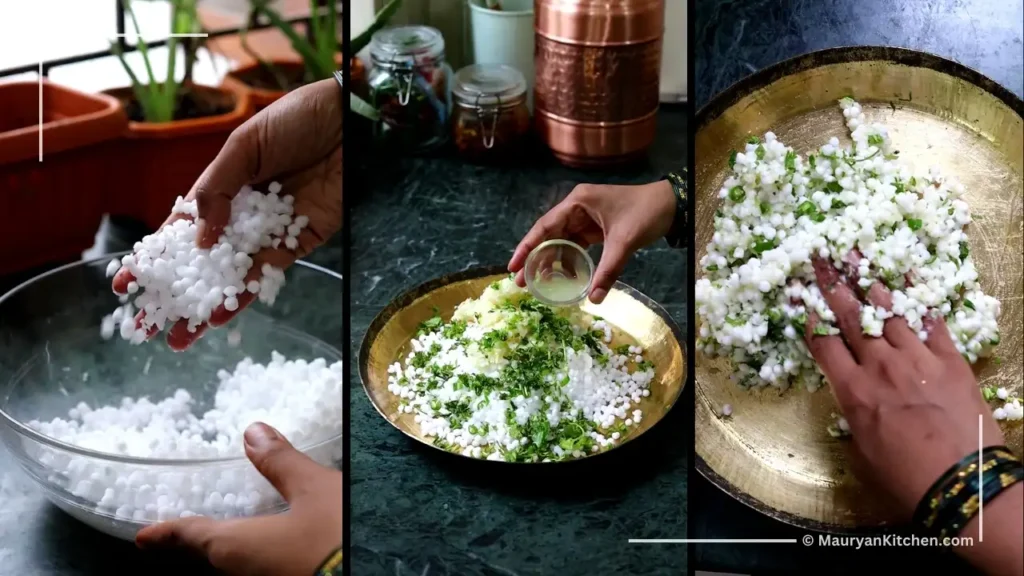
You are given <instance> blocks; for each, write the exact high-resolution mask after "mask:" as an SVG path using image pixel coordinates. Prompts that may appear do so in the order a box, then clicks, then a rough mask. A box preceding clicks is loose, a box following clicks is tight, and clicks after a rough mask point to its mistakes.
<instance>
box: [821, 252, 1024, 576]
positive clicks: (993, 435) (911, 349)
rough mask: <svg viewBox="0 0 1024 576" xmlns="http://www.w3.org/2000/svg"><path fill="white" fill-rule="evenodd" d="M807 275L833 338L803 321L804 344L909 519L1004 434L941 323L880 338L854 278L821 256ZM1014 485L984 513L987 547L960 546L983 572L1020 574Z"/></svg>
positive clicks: (874, 290)
mask: <svg viewBox="0 0 1024 576" xmlns="http://www.w3.org/2000/svg"><path fill="white" fill-rule="evenodd" d="M814 270H815V275H816V277H817V281H818V286H819V288H820V289H821V292H822V294H823V295H824V297H825V300H826V301H827V302H828V305H829V308H830V309H831V310H832V312H833V313H834V314H835V316H836V320H837V323H838V326H839V329H840V331H841V333H842V336H838V335H835V336H817V335H815V334H814V324H815V322H817V317H815V316H814V315H812V316H811V318H810V319H809V320H808V323H807V327H806V330H805V334H806V336H805V338H806V341H807V346H808V348H809V349H810V352H811V354H812V355H813V356H814V359H815V360H816V361H817V362H818V365H819V366H820V367H821V370H822V372H824V374H825V376H826V377H827V378H828V381H829V383H830V384H831V388H832V392H833V394H834V395H835V398H836V401H837V402H838V404H839V406H840V408H841V410H842V412H843V416H844V417H845V418H846V420H847V422H848V423H849V425H850V431H851V433H852V435H853V448H854V450H855V457H856V458H857V460H858V462H857V463H858V464H860V465H861V466H863V467H864V468H865V470H864V472H866V473H867V474H869V475H870V476H871V478H870V479H871V480H874V481H875V482H876V483H877V484H878V485H879V486H880V487H881V488H882V489H884V490H886V491H887V492H888V493H889V495H890V496H892V497H893V498H894V500H895V502H896V503H897V504H898V505H899V507H900V511H901V512H902V514H903V515H904V516H905V518H907V519H909V518H910V517H911V516H912V514H913V512H914V509H915V508H916V507H917V504H918V502H920V500H921V498H923V497H924V495H925V492H927V491H928V489H929V488H930V487H931V485H932V484H933V483H934V482H935V481H936V480H938V479H939V477H940V476H941V475H942V474H943V473H945V472H946V471H947V470H948V469H949V468H950V467H952V466H953V465H954V464H956V463H957V462H958V461H960V460H961V459H962V458H963V457H965V456H967V455H968V454H971V453H972V452H975V451H977V450H978V448H979V437H978V434H979V433H981V434H982V437H981V440H980V441H981V443H982V445H983V446H998V445H1002V444H1004V440H1003V433H1002V431H1001V430H1000V428H999V425H998V424H997V423H996V421H995V419H994V418H992V415H991V409H990V408H989V407H988V405H987V404H986V403H985V401H984V399H983V398H982V395H981V391H980V390H979V388H978V383H977V380H976V379H975V378H974V374H973V373H972V372H971V367H970V365H969V364H968V363H967V362H966V361H965V360H964V359H963V357H961V356H960V353H959V352H958V351H957V349H956V346H955V345H954V343H953V341H952V339H951V338H950V335H949V329H948V328H947V327H946V324H945V322H944V321H943V320H942V318H941V317H928V318H927V319H925V330H927V332H928V340H927V341H926V342H922V341H921V340H920V339H919V338H918V336H917V333H916V332H914V330H912V329H911V328H910V327H909V326H908V325H907V322H906V320H904V319H903V317H901V316H893V317H892V318H889V319H887V320H886V321H885V326H884V332H883V335H882V337H880V338H875V337H872V336H868V335H866V334H864V333H863V330H862V328H861V323H860V301H859V299H858V297H857V293H856V292H855V291H854V290H853V289H852V288H851V285H856V284H855V282H856V280H855V279H853V280H847V281H844V280H843V279H841V277H840V274H839V270H837V269H836V268H835V266H833V265H832V264H831V263H830V262H827V261H823V260H820V259H819V260H816V261H815V262H814ZM847 282H850V284H848V283H847ZM865 297H866V299H867V301H868V302H869V303H870V304H872V305H874V306H881V307H883V308H885V309H886V310H890V309H891V307H892V295H891V294H890V292H889V290H888V289H887V288H886V287H885V286H883V285H881V284H878V283H876V284H874V285H872V286H871V287H870V289H869V290H868V291H867V293H866V295H865ZM979 422H980V427H981V430H979ZM1021 488H1022V486H1021V485H1019V484H1018V485H1017V486H1014V487H1012V488H1011V489H1010V490H1009V491H1008V492H1009V493H1007V494H1001V495H999V496H998V497H997V498H996V499H995V500H993V501H992V502H991V503H990V504H988V505H987V506H986V507H985V515H984V518H985V527H986V530H985V532H984V534H985V545H986V546H989V548H988V549H987V550H986V549H985V548H984V547H982V546H979V545H978V538H977V537H976V536H975V540H974V542H975V544H974V546H970V547H964V548H961V549H959V552H960V553H961V554H963V555H964V556H965V557H967V558H968V559H970V560H971V561H972V562H974V563H975V564H977V565H979V567H983V568H985V569H986V571H987V572H989V573H992V574H1021V573H1022V570H1024V565H1022V564H1024V562H1022V560H1021V556H1022V555H1021V546H1022V544H1021V542H1022V540H1021V539H1022V537H1024V536H1022V529H1021V524H1022V503H1024V500H1022V498H1021V494H1022V490H1021ZM990 510H991V511H990ZM978 522H979V518H978V517H977V516H975V517H974V519H973V520H972V521H971V522H970V523H969V524H968V525H967V526H966V528H965V530H964V531H963V532H962V534H963V535H965V536H967V535H972V534H976V533H977V531H978Z"/></svg>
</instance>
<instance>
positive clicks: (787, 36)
mask: <svg viewBox="0 0 1024 576" xmlns="http://www.w3.org/2000/svg"><path fill="white" fill-rule="evenodd" d="M694 14H695V15H696V20H695V22H694V30H695V34H694V39H693V43H692V46H693V59H694V73H695V76H696V81H695V86H694V96H695V98H696V102H697V105H698V106H703V105H704V104H705V103H707V101H708V100H709V99H710V98H711V97H712V96H714V95H715V94H717V93H719V92H721V91H722V90H724V89H725V88H727V87H728V86H729V85H730V84H732V83H734V82H736V81H737V80H740V79H741V78H743V77H744V76H746V75H748V74H750V73H751V72H754V71H757V70H760V69H761V68H764V67H766V66H769V65H771V64H775V63H776V62H781V61H782V60H785V59H787V58H791V57H793V56H798V55H800V54H804V53H807V52H811V51H813V50H820V49H823V48H832V47H836V46H867V45H880V46H897V47H902V48H912V49H915V50H923V51H925V52H931V53H933V54H935V55H938V56H942V57H944V58H949V59H951V60H956V61H958V62H960V63H962V64H965V65H967V66H970V67H971V68H974V69H975V70H978V71H979V72H981V73H982V74H985V75H986V76H988V77H989V78H992V79H993V80H995V81H996V82H999V83H1000V84H1002V85H1003V86H1006V87H1007V88H1008V89H1010V90H1011V91H1013V92H1014V93H1016V94H1017V95H1018V96H1024V69H1022V67H1021V52H1022V51H1024V45H1022V36H1024V32H1022V30H1024V24H1022V22H1024V8H1022V3H1021V2H1020V0H1009V1H1000V0H696V9H695V11H694Z"/></svg>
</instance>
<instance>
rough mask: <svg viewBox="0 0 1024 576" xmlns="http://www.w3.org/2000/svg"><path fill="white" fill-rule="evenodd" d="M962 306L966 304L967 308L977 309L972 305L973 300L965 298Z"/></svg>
mask: <svg viewBox="0 0 1024 576" xmlns="http://www.w3.org/2000/svg"><path fill="white" fill-rule="evenodd" d="M964 306H966V307H967V308H970V309H971V310H977V308H975V307H974V302H971V301H970V300H969V299H967V298H964Z"/></svg>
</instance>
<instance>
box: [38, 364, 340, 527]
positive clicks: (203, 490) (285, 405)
mask: <svg viewBox="0 0 1024 576" xmlns="http://www.w3.org/2000/svg"><path fill="white" fill-rule="evenodd" d="M217 378H218V380H219V383H218V385H217V392H216V396H215V399H214V407H213V408H212V409H211V410H208V411H207V412H206V413H204V414H203V415H202V416H196V415H195V414H194V413H193V412H192V410H193V406H194V400H193V398H192V397H191V396H190V395H189V393H188V392H186V391H185V390H181V389H179V390H178V391H177V392H175V393H174V395H173V396H171V397H168V398H165V399H163V400H160V401H157V402H155V403H154V402H151V401H150V400H149V399H147V398H145V397H143V398H124V399H123V400H122V401H121V404H120V405H116V406H100V407H90V406H88V405H87V404H85V403H84V402H83V403H80V404H78V406H76V407H75V408H72V409H71V410H70V411H69V412H68V419H67V420H65V419H62V418H55V419H53V420H52V421H50V422H39V421H37V420H33V421H31V422H29V423H28V426H29V427H30V428H32V429H33V430H35V431H37V432H40V433H42V434H45V435H47V436H50V437H51V438H54V439H56V440H60V441H61V442H65V443H68V444H72V445H74V446H79V447H81V448H87V449H90V450H95V451H99V452H104V453H108V454H116V455H123V456H133V457H141V458H157V459H174V460H179V459H194V458H221V457H235V456H239V457H244V456H245V453H244V450H243V439H242V434H243V432H244V431H245V429H246V427H248V426H249V424H251V423H253V422H257V421H259V422H264V423H266V424H268V425H270V426H273V427H274V428H276V429H277V430H278V431H280V432H281V433H282V434H283V435H284V436H285V437H286V438H288V440H289V441H290V442H291V443H292V444H293V445H296V446H301V445H303V444H307V443H309V442H316V441H319V440H324V439H327V438H331V437H334V436H337V435H338V434H341V432H342V429H343V426H342V413H343V405H342V392H341V387H342V364H341V362H335V363H333V364H330V365H328V364H327V362H326V360H324V359H323V358H317V359H316V360H313V361H312V362H306V361H305V360H286V359H285V358H284V357H283V356H282V355H281V354H278V353H277V352H274V353H273V354H272V357H271V361H270V362H269V363H268V364H266V365H263V364H258V363H254V362H253V361H252V360H251V359H249V358H246V359H245V360H243V361H241V362H239V363H238V365H237V366H236V367H235V370H234V371H233V372H228V371H226V370H220V371H219V372H218V373H217ZM328 448H336V447H327V448H325V450H326V449H328ZM38 450H39V452H40V453H39V454H37V455H36V458H37V460H38V461H39V462H40V463H41V464H43V465H44V466H46V467H47V468H48V469H49V470H51V473H50V480H51V481H53V482H55V483H57V484H59V485H61V486H64V487H66V488H67V489H68V490H69V491H71V492H72V493H73V494H74V495H76V496H79V497H81V498H83V499H86V500H88V501H90V502H95V503H96V506H95V509H96V510H97V511H98V512H101V513H106V514H110V515H113V516H115V517H116V518H119V519H123V520H128V519H131V520H136V521H148V522H152V521H163V520H169V519H174V518H186V517H189V516H196V515H204V516H213V517H218V518H231V517H235V516H251V515H253V514H256V513H258V512H259V511H261V509H262V508H265V507H266V505H268V504H270V505H272V504H274V502H275V501H276V500H277V499H278V498H279V496H278V495H277V493H276V491H275V490H274V488H273V487H272V486H271V485H270V484H269V483H268V482H267V481H266V480H265V479H264V478H263V477H261V476H260V475H259V474H258V473H257V472H256V470H255V468H253V467H252V466H247V467H244V468H239V467H234V468H230V469H219V468H218V467H217V466H215V465H209V466H204V467H202V468H198V467H192V468H175V467H173V466H167V467H158V466H133V465H130V464H121V463H115V462H104V461H102V460H99V459H96V458H89V457H82V456H74V455H69V454H68V453H66V452H58V451H55V450H53V449H49V448H45V447H43V448H39V449H38ZM321 452H322V451H321ZM312 455H313V457H314V459H317V460H319V461H321V463H322V464H326V465H329V464H331V460H332V459H333V458H336V457H337V456H338V454H333V453H316V454H312Z"/></svg>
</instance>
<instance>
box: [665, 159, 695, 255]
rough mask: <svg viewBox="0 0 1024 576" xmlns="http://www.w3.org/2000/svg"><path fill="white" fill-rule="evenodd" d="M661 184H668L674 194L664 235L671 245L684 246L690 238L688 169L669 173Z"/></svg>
mask: <svg viewBox="0 0 1024 576" xmlns="http://www.w3.org/2000/svg"><path fill="white" fill-rule="evenodd" d="M659 184H661V185H662V186H667V191H669V192H671V194H672V198H671V200H672V204H671V208H670V209H669V214H670V215H671V220H670V221H669V224H668V228H667V229H665V231H664V233H663V234H662V235H663V236H664V237H665V239H666V240H667V241H668V244H669V246H672V247H673V248H682V247H683V246H685V245H686V243H687V242H688V240H689V239H688V237H687V236H688V229H687V228H688V227H687V219H686V211H687V206H686V204H687V197H686V171H685V170H684V171H683V172H682V173H675V172H673V173H669V174H668V175H666V177H665V180H663V181H662V182H659Z"/></svg>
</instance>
